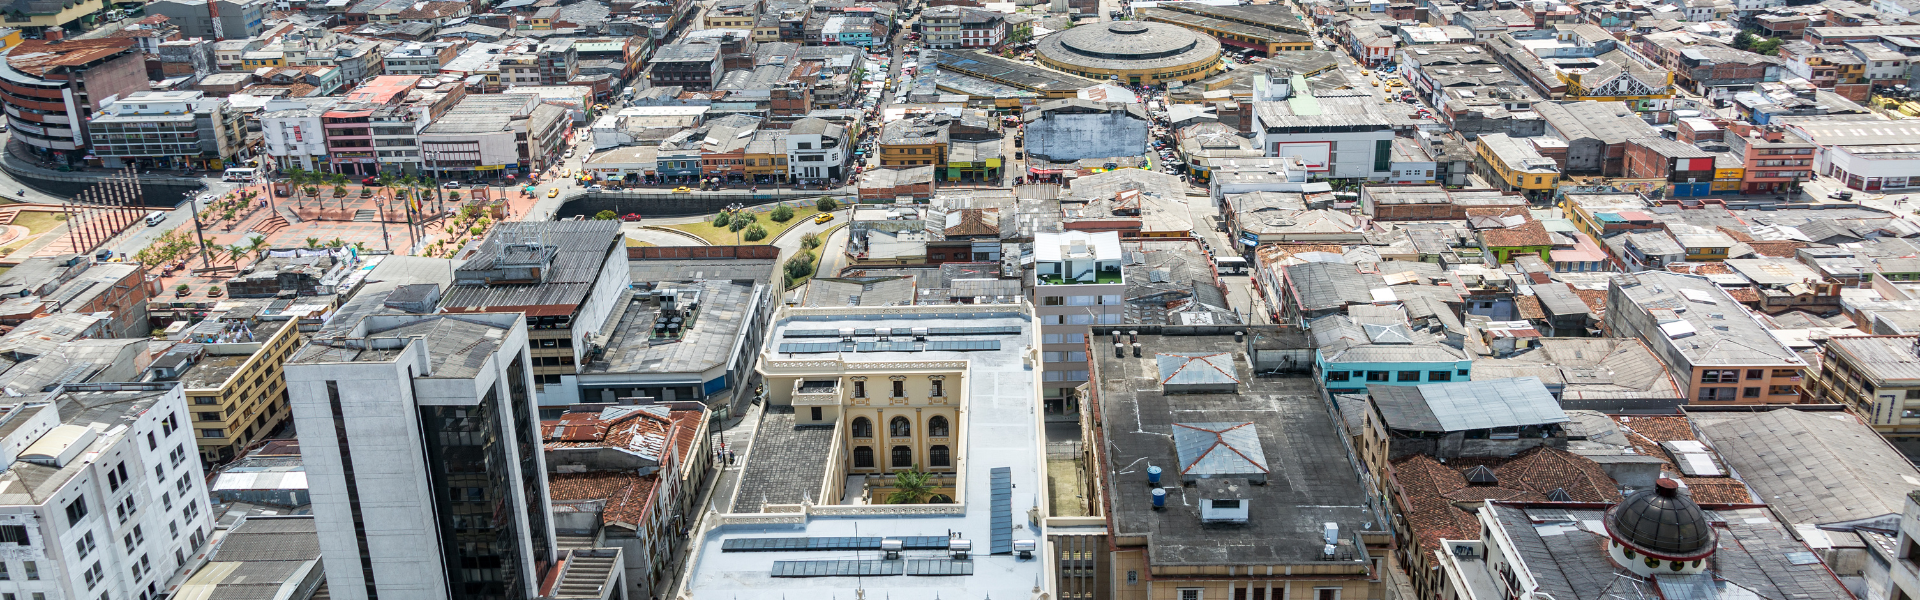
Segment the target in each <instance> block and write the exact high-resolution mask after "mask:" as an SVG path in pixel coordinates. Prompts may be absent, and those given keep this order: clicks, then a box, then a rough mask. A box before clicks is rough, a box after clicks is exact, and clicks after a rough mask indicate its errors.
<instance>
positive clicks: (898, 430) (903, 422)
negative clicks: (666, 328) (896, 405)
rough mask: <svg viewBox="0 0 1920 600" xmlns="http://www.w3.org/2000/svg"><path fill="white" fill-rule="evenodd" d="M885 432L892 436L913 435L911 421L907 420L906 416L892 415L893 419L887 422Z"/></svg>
mask: <svg viewBox="0 0 1920 600" xmlns="http://www.w3.org/2000/svg"><path fill="white" fill-rule="evenodd" d="M887 432H888V433H889V434H892V435H893V437H907V436H910V435H913V422H911V421H908V420H907V418H906V417H894V418H893V421H891V422H889V423H888V424H887Z"/></svg>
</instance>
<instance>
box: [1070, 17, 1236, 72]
mask: <svg viewBox="0 0 1920 600" xmlns="http://www.w3.org/2000/svg"><path fill="white" fill-rule="evenodd" d="M1034 57H1035V58H1036V59H1038V60H1039V61H1040V64H1043V65H1046V66H1048V67H1050V68H1053V69H1058V70H1061V71H1066V72H1068V73H1072V74H1074V75H1079V76H1081V77H1087V78H1091V79H1095V80H1098V81H1103V82H1104V81H1113V82H1116V83H1124V84H1127V85H1153V84H1163V83H1167V82H1172V81H1178V82H1181V83H1186V82H1191V81H1198V80H1201V79H1205V78H1207V77H1209V76H1212V75H1213V74H1214V73H1218V72H1219V71H1220V68H1221V67H1220V42H1218V41H1215V40H1214V39H1213V38H1211V37H1207V36H1205V35H1201V34H1199V33H1196V32H1194V31H1193V30H1190V29H1187V28H1184V27H1180V26H1178V25H1169V24H1166V23H1148V22H1144V21H1116V22H1110V23H1101V24H1098V25H1087V26H1082V27H1075V28H1072V29H1068V30H1066V31H1062V32H1059V33H1055V34H1053V35H1049V36H1047V37H1045V38H1041V40H1040V46H1039V48H1037V49H1036V50H1035V51H1034Z"/></svg>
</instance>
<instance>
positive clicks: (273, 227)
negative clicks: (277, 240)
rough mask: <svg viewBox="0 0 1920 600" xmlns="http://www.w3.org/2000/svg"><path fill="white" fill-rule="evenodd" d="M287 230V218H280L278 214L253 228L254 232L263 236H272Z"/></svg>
mask: <svg viewBox="0 0 1920 600" xmlns="http://www.w3.org/2000/svg"><path fill="white" fill-rule="evenodd" d="M286 228H287V218H286V217H283V216H280V215H278V214H274V215H269V216H267V218H265V219H261V220H260V223H258V224H256V225H254V226H253V232H254V233H258V234H263V235H272V234H273V233H274V232H276V231H280V230H282V229H286Z"/></svg>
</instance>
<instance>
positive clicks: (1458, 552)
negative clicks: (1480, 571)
mask: <svg viewBox="0 0 1920 600" xmlns="http://www.w3.org/2000/svg"><path fill="white" fill-rule="evenodd" d="M1453 555H1454V556H1461V557H1467V558H1472V557H1473V546H1468V545H1466V544H1458V545H1455V546H1454V547H1453Z"/></svg>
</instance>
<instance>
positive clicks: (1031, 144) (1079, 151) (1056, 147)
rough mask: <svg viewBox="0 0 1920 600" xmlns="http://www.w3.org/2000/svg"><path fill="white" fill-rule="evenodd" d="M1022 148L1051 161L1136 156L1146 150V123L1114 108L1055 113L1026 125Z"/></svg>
mask: <svg viewBox="0 0 1920 600" xmlns="http://www.w3.org/2000/svg"><path fill="white" fill-rule="evenodd" d="M1026 151H1027V153H1028V154H1032V155H1034V156H1038V157H1042V158H1047V159H1050V160H1054V161H1066V160H1082V159H1088V158H1107V157H1112V156H1139V155H1141V154H1145V153H1146V152H1147V122H1146V121H1142V120H1139V119H1136V118H1133V116H1131V115H1129V114H1127V113H1126V112H1116V111H1109V112H1103V113H1094V114H1060V113H1055V114H1052V115H1049V116H1047V117H1046V118H1044V119H1038V120H1035V121H1034V122H1032V123H1028V124H1027V141H1026Z"/></svg>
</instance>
